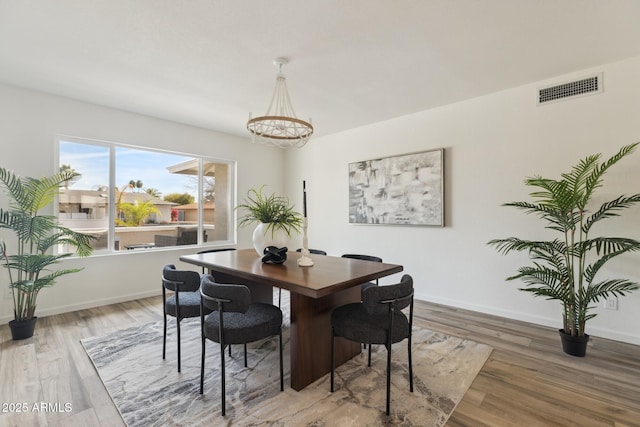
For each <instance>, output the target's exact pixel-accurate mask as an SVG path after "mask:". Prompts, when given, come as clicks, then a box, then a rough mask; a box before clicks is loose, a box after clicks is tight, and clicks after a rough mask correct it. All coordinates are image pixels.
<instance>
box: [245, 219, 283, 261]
mask: <svg viewBox="0 0 640 427" xmlns="http://www.w3.org/2000/svg"><path fill="white" fill-rule="evenodd" d="M268 225H269V224H265V223H260V224H258V226H257V227H256V229H255V230H253V247H254V248H255V250H256V252H257V253H258V255H260V256H262V255H264V248H266V247H268V246H275V247H277V248H282V247H284V246H286V245H287V233H286V232H285V231H284V230H282V229H277V230H272V229H271V228H269V229H268V230H267V226H268Z"/></svg>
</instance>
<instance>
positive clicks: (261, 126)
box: [247, 58, 313, 148]
mask: <svg viewBox="0 0 640 427" xmlns="http://www.w3.org/2000/svg"><path fill="white" fill-rule="evenodd" d="M273 63H274V65H275V66H276V67H278V77H277V79H276V87H275V89H274V91H273V96H272V97H271V103H270V104H269V108H267V112H266V113H265V115H264V116H260V117H255V118H251V113H250V114H249V121H248V122H247V130H248V131H249V132H250V133H251V140H252V141H253V142H255V141H258V142H260V143H262V144H265V145H271V146H275V147H279V148H289V147H297V148H301V147H304V145H305V144H306V143H307V141H308V140H309V138H311V135H313V126H312V125H311V119H309V121H308V122H305V121H304V120H300V119H299V118H297V117H296V113H295V112H294V111H293V106H292V105H291V98H289V92H288V91H287V81H286V78H285V76H284V73H283V72H282V67H283V66H284V65H286V64H288V63H289V59H288V58H276V59H275V60H274V61H273Z"/></svg>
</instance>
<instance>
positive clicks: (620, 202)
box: [582, 194, 640, 233]
mask: <svg viewBox="0 0 640 427" xmlns="http://www.w3.org/2000/svg"><path fill="white" fill-rule="evenodd" d="M638 202H640V194H634V195H633V196H628V197H627V196H620V197H617V198H615V199H613V200H611V201H609V202H606V203H603V204H602V205H601V206H600V209H598V210H597V211H596V212H594V213H593V214H592V215H590V216H589V217H588V218H587V219H586V221H585V223H584V225H583V226H582V230H583V231H584V232H585V233H588V232H589V231H590V230H591V227H592V226H593V224H595V223H596V222H598V221H600V220H602V219H604V218H611V217H615V216H619V215H620V214H619V213H618V212H619V211H621V210H622V209H624V208H628V207H630V206H632V205H634V204H635V203H638Z"/></svg>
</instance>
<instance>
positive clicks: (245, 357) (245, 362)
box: [244, 343, 247, 368]
mask: <svg viewBox="0 0 640 427" xmlns="http://www.w3.org/2000/svg"><path fill="white" fill-rule="evenodd" d="M244 367H245V368H246V367H247V344H246V343H245V345H244Z"/></svg>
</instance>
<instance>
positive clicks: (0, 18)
mask: <svg viewBox="0 0 640 427" xmlns="http://www.w3.org/2000/svg"><path fill="white" fill-rule="evenodd" d="M638 22H640V1H638V0H607V1H603V0H536V1H532V0H395V1H393V0H349V1H340V0H304V1H295V0H268V1H267V0H262V1H260V0H226V1H223V0H189V1H187V0H20V1H17V0H0V82H4V83H8V84H11V85H17V86H22V87H27V88H33V89H36V90H40V91H44V92H49V93H53V94H57V95H62V96H66V97H69V98H74V99H79V100H83V101H89V102H93V103H96V104H102V105H106V106H110V107H115V108H119V109H123V110H127V111H132V112H137V113H142V114H146V115H150V116H154V117H159V118H162V119H167V120H173V121H177V122H181V123H186V124H190V125H195V126H200V127H204V128H208V129H214V130H218V131H223V132H228V133H232V134H237V135H244V136H246V135H247V132H246V129H245V124H246V121H247V119H248V116H249V112H250V111H251V112H253V114H254V116H255V115H261V114H264V113H265V111H266V109H267V106H268V104H269V101H270V99H271V93H272V91H273V87H274V84H275V77H276V68H275V67H274V65H273V60H274V59H275V58H276V57H280V56H284V57H289V58H290V60H291V61H290V63H289V65H287V66H286V68H285V70H284V71H285V74H286V76H287V84H288V88H289V93H290V96H291V99H292V102H293V107H294V108H295V111H296V113H297V115H298V117H299V118H301V119H304V120H307V119H308V118H309V117H311V118H312V120H313V124H314V127H315V129H316V135H327V134H331V133H335V132H339V131H342V130H345V129H350V128H354V127H358V126H362V125H366V124H369V123H373V122H378V121H383V120H386V119H390V118H394V117H398V116H402V115H405V114H410V113H413V112H417V111H422V110H426V109H430V108H433V107H438V106H441V105H445V104H449V103H453V102H456V101H460V100H463V99H468V98H473V97H477V96H481V95H484V94H487V93H491V92H496V91H499V90H502V89H506V88H510V87H515V86H519V85H523V84H526V83H531V82H535V81H539V80H544V79H547V78H552V77H555V76H559V75H562V74H565V73H569V72H573V71H577V70H581V69H584V68H589V67H592V66H597V65H600V64H604V63H607V62H612V61H617V60H621V59H624V58H628V57H632V56H637V55H640V25H639V24H638Z"/></svg>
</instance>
